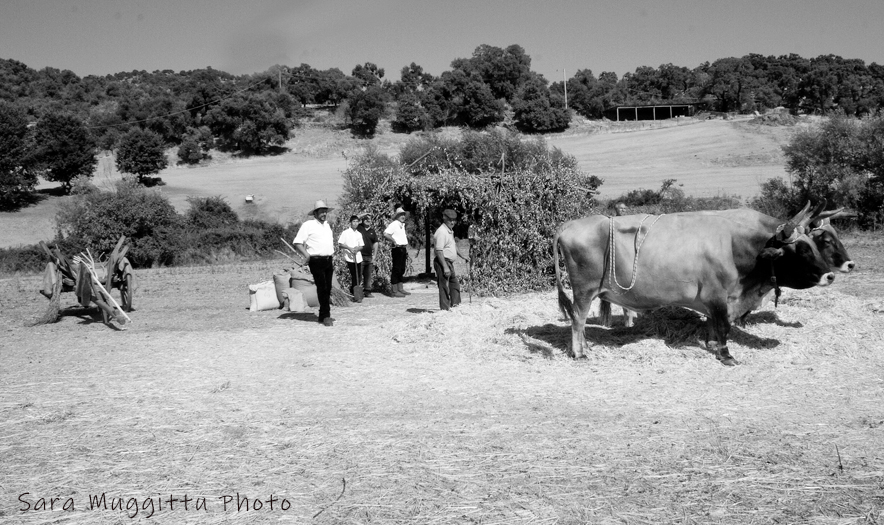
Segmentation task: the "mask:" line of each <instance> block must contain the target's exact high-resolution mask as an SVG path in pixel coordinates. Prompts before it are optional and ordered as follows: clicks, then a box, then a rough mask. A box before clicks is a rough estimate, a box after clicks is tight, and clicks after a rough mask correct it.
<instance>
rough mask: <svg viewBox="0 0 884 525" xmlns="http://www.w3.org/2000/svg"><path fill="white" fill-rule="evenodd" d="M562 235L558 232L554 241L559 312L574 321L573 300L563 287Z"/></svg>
mask: <svg viewBox="0 0 884 525" xmlns="http://www.w3.org/2000/svg"><path fill="white" fill-rule="evenodd" d="M561 233H562V231H561V230H559V231H558V232H556V237H555V239H553V260H554V261H555V265H556V288H557V289H558V290H559V310H561V311H562V315H564V316H565V317H566V318H568V319H569V320H571V321H573V320H574V306H573V305H572V304H571V299H569V298H568V295H567V294H566V293H565V289H564V288H563V287H562V270H561V268H560V267H559V234H561Z"/></svg>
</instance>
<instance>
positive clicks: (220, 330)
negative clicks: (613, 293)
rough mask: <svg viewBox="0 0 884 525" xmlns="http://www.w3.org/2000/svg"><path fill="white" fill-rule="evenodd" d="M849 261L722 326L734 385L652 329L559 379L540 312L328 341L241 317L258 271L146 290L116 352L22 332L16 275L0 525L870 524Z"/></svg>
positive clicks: (192, 275)
mask: <svg viewBox="0 0 884 525" xmlns="http://www.w3.org/2000/svg"><path fill="white" fill-rule="evenodd" d="M847 247H848V249H849V250H851V252H852V254H853V256H854V258H855V259H856V260H857V261H858V262H859V268H858V270H857V272H856V273H854V274H850V275H839V276H838V277H837V280H836V283H835V285H834V286H832V287H830V288H827V289H812V290H808V291H801V292H799V291H793V290H785V291H784V296H783V298H782V300H781V302H780V305H779V307H778V308H776V309H774V307H773V305H772V304H771V305H768V306H767V307H765V308H764V309H763V310H762V311H759V312H757V313H755V314H753V315H752V316H750V320H749V323H748V324H747V326H745V327H743V328H735V329H734V330H733V334H732V343H731V345H730V348H731V351H732V353H733V354H734V356H735V357H736V358H737V359H738V360H740V362H741V364H740V365H739V366H737V367H734V368H728V367H723V366H721V365H720V364H719V363H718V362H717V361H716V360H715V358H714V357H713V356H712V355H710V354H709V353H707V352H706V351H705V350H704V349H703V348H702V346H701V345H700V344H698V343H697V338H698V337H699V334H700V332H698V329H697V323H698V319H697V318H696V316H694V315H693V314H685V313H681V312H678V311H673V310H666V311H662V312H661V313H659V314H652V315H647V316H642V317H640V318H639V319H638V324H637V326H636V327H634V328H632V329H625V328H613V329H605V328H602V327H600V326H598V325H597V324H592V323H593V319H590V325H589V326H588V328H587V339H588V340H590V341H593V342H595V343H596V346H595V347H594V349H593V351H591V352H590V353H589V358H588V359H586V360H581V361H574V360H572V359H570V358H569V357H567V356H566V355H565V351H566V349H567V344H568V341H569V339H570V328H569V325H568V324H567V323H566V322H565V321H564V320H563V318H562V316H561V314H560V313H559V312H558V310H557V308H556V301H555V297H554V294H553V293H552V292H546V293H536V294H526V295H520V296H514V297H507V298H477V297H472V298H470V296H469V294H468V293H465V294H464V304H463V305H461V306H460V307H459V308H457V309H455V310H454V311H451V312H440V311H439V310H438V302H437V296H436V292H435V289H434V288H432V287H431V285H427V284H422V283H419V282H412V283H410V284H409V285H408V289H410V290H411V291H412V295H411V296H409V297H407V298H404V299H394V298H391V297H386V296H378V297H376V298H372V299H366V300H365V301H364V302H363V303H362V304H359V305H353V306H351V307H346V308H343V307H336V308H333V310H332V315H333V317H334V318H335V319H336V322H335V326H334V327H331V328H328V327H323V326H320V325H319V324H318V323H317V322H316V320H315V315H314V314H313V313H299V314H294V313H288V312H283V311H281V310H274V311H265V312H257V313H250V312H249V311H248V309H247V307H248V294H247V289H246V286H247V285H248V284H250V283H256V282H259V281H262V280H266V279H269V278H271V276H272V274H273V273H274V271H277V270H279V269H281V268H282V267H283V266H284V265H285V262H284V261H282V260H280V261H269V262H263V263H254V264H238V265H228V266H213V267H203V268H169V269H154V270H143V271H138V272H137V276H138V279H139V283H140V285H139V289H138V291H137V293H136V297H135V301H136V303H135V305H136V308H137V311H135V312H133V313H132V314H131V316H132V318H133V323H132V324H131V325H130V327H129V328H128V329H127V330H126V331H118V330H116V329H114V328H112V327H108V326H105V325H103V324H102V323H101V322H100V319H99V318H98V316H97V315H95V314H94V312H89V311H83V310H80V309H77V308H72V309H70V310H66V311H65V315H64V316H63V317H62V318H61V320H60V321H59V322H58V323H55V324H51V325H43V326H33V327H29V326H26V325H27V323H28V322H29V321H30V320H32V319H34V318H36V317H38V316H39V315H40V314H41V313H42V312H43V310H44V309H45V307H46V305H47V301H46V299H44V298H43V297H42V296H39V295H38V294H37V293H36V292H35V290H36V288H37V287H38V285H39V278H38V277H36V276H20V277H15V278H12V279H5V280H2V281H0V327H2V328H0V330H2V331H3V338H2V340H3V343H2V347H0V348H2V349H0V363H2V366H0V435H2V436H3V437H2V439H0V465H3V468H2V469H0V522H7V523H133V522H144V523H149V522H155V523H227V522H237V523H267V522H284V523H304V522H308V521H312V522H317V523H446V524H447V523H483V524H489V523H501V524H504V523H505V524H510V523H560V524H566V523H567V524H570V523H574V524H576V523H728V524H746V523H814V524H848V523H850V524H854V523H863V524H880V523H882V522H884V514H882V508H884V352H882V348H884V344H882V330H884V317H882V315H884V314H882V313H881V312H882V310H884V306H882V304H881V301H882V297H881V291H882V287H881V286H880V285H881V283H882V281H884V279H882V276H884V273H882V270H884V268H882V266H884V265H882V263H881V262H880V261H881V260H882V257H881V255H882V253H884V246H882V242H881V240H880V237H874V236H869V235H865V236H861V237H858V238H848V242H847ZM870 283H871V284H870ZM876 283H877V284H876ZM67 295H71V294H66V296H65V298H64V302H63V306H72V305H73V301H74V299H73V296H72V295H71V296H70V297H67ZM685 334H687V335H685ZM682 339H684V341H681V342H680V340H682ZM25 493H27V494H25ZM102 493H104V494H105V496H106V498H107V499H106V506H107V508H106V509H105V508H104V507H100V508H90V496H95V497H98V496H100V495H101V494H102ZM237 494H238V495H239V497H240V506H239V508H237V505H236V499H235V497H236V495H237ZM170 497H171V498H175V499H177V500H178V501H169V498H170ZM185 497H187V498H190V500H189V506H188V508H187V509H185V508H184V502H183V501H184V499H185ZM225 497H227V498H225ZM271 497H273V498H276V499H275V500H274V501H273V502H272V503H273V504H274V507H273V509H272V510H271V509H270V504H271V501H270V499H271ZM41 498H47V499H44V500H43V504H44V505H45V510H44V508H43V507H41V506H40V505H41V503H40V501H41ZM48 498H59V499H58V500H57V501H55V502H54V509H55V510H48V509H49V505H50V502H51V501H52V500H50V499H48ZM115 498H123V500H122V503H123V504H122V505H121V507H119V508H117V509H116V510H114V509H112V502H113V501H115ZM200 498H202V503H203V505H202V507H201V508H199V509H197V508H196V507H197V506H198V505H199V502H200ZM243 498H249V503H248V505H249V508H248V510H246V507H244V506H243V505H244V503H245V502H244V500H243ZM256 499H258V500H260V501H261V503H260V506H261V508H260V509H259V510H255V507H256V506H257V505H256V504H255V500H256ZM68 502H69V505H71V506H72V509H71V510H70V511H65V510H60V508H61V507H62V506H64V505H65V504H66V503H68ZM133 502H134V503H133ZM225 502H227V507H226V508H225V507H224V503H225ZM125 505H130V506H129V508H128V510H127V509H126V506H125ZM133 505H134V506H133ZM170 506H171V507H172V508H170ZM283 507H284V509H283ZM35 509H36V510H35ZM135 511H137V514H136V513H135ZM133 515H134V518H132V519H130V516H133Z"/></svg>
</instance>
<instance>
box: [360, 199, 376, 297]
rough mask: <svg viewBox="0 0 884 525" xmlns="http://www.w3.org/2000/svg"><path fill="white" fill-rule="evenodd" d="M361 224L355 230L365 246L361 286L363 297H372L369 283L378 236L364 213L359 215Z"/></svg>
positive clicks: (372, 277)
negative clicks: (363, 290)
mask: <svg viewBox="0 0 884 525" xmlns="http://www.w3.org/2000/svg"><path fill="white" fill-rule="evenodd" d="M359 218H360V219H361V221H362V222H361V223H360V224H359V227H358V228H357V230H359V233H361V234H362V241H363V242H364V243H365V246H363V247H362V286H363V288H364V289H365V295H364V296H365V297H372V295H371V283H372V279H374V271H373V270H374V258H375V257H376V256H377V253H378V246H380V245H379V244H378V234H377V233H375V231H374V228H372V227H371V224H370V223H369V215H368V214H367V213H365V212H362V213H360V214H359Z"/></svg>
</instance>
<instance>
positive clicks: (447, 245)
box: [433, 209, 460, 310]
mask: <svg viewBox="0 0 884 525" xmlns="http://www.w3.org/2000/svg"><path fill="white" fill-rule="evenodd" d="M455 221H457V213H456V212H455V211H454V210H449V209H446V210H445V211H443V212H442V225H441V226H439V228H438V229H437V230H436V233H435V234H433V240H434V241H435V242H434V245H435V247H436V257H435V258H434V259H433V269H434V270H435V271H436V281H437V283H438V285H439V308H440V309H441V310H450V309H451V307H452V306H457V305H459V304H460V280H458V278H457V274H455V273H454V261H455V260H456V259H457V244H456V243H455V241H454V223H455Z"/></svg>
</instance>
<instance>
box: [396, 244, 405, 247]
mask: <svg viewBox="0 0 884 525" xmlns="http://www.w3.org/2000/svg"><path fill="white" fill-rule="evenodd" d="M396 248H408V245H407V244H397V245H396Z"/></svg>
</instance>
